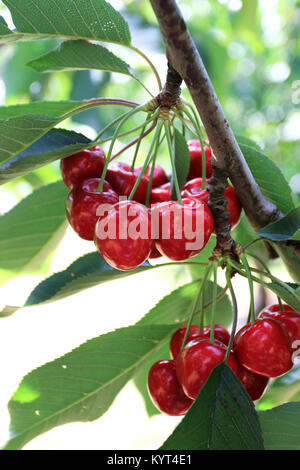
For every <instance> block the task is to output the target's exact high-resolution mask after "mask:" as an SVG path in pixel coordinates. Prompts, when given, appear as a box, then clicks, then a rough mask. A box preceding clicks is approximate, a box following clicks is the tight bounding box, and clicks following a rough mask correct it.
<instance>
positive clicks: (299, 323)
mask: <svg viewBox="0 0 300 470" xmlns="http://www.w3.org/2000/svg"><path fill="white" fill-rule="evenodd" d="M282 309H283V310H281V309H280V306H279V304H273V305H269V306H267V307H265V308H264V309H263V310H262V311H261V312H260V314H259V318H274V319H275V320H277V321H278V322H279V323H280V324H281V325H282V326H283V327H284V328H285V329H286V330H287V332H288V334H289V336H290V338H291V341H292V343H293V342H294V341H297V340H298V341H299V340H300V315H299V313H297V312H296V310H294V309H293V308H292V307H290V306H289V305H287V304H283V305H282ZM292 346H293V345H292Z"/></svg>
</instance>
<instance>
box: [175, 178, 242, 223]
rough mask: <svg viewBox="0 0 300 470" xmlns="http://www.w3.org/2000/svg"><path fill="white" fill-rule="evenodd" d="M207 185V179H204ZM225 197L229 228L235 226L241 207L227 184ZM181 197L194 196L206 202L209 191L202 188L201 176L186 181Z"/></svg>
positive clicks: (232, 189)
mask: <svg viewBox="0 0 300 470" xmlns="http://www.w3.org/2000/svg"><path fill="white" fill-rule="evenodd" d="M206 185H207V181H206ZM224 196H225V199H226V200H227V206H226V208H227V210H228V212H229V215H230V217H229V224H230V225H231V228H232V229H233V228H235V227H236V226H237V224H238V222H239V220H240V218H241V213H242V207H241V204H240V201H239V198H238V196H237V194H236V191H235V189H234V188H233V187H232V186H230V185H228V186H227V188H226V189H225V192H224ZM181 197H194V198H197V199H200V200H201V201H204V202H206V203H207V202H208V200H209V193H208V192H207V190H206V189H202V178H194V179H193V180H191V181H188V182H187V183H186V184H185V185H184V186H183V187H182V190H181Z"/></svg>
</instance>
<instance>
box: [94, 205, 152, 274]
mask: <svg viewBox="0 0 300 470" xmlns="http://www.w3.org/2000/svg"><path fill="white" fill-rule="evenodd" d="M149 229H150V216H149V212H148V210H147V208H146V207H145V206H143V205H142V204H139V203H138V202H136V201H121V202H118V203H117V204H115V205H114V206H113V207H112V208H111V210H110V211H109V212H108V213H107V215H105V216H103V217H100V218H99V220H98V222H97V225H96V228H95V244H96V246H97V248H98V251H99V253H100V255H101V256H102V257H103V258H104V259H105V261H106V262H107V263H108V264H110V265H111V266H113V267H114V268H117V269H120V270H122V271H128V270H131V269H135V268H137V267H138V266H140V265H141V264H143V263H144V262H145V261H146V260H147V259H148V258H149V255H150V253H151V251H152V248H153V240H152V239H151V236H150V233H149Z"/></svg>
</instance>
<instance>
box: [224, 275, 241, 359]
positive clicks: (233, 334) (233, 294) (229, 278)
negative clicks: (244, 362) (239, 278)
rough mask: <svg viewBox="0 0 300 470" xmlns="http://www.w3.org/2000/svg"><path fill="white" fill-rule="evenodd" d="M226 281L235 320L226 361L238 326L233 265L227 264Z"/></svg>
mask: <svg viewBox="0 0 300 470" xmlns="http://www.w3.org/2000/svg"><path fill="white" fill-rule="evenodd" d="M226 281H227V285H228V288H229V291H230V296H231V301H232V305H233V322H232V328H231V334H230V339H229V343H228V346H227V351H226V355H225V361H227V359H228V357H229V354H230V352H231V348H232V345H233V340H234V337H235V332H236V327H237V321H238V307H237V301H236V297H235V293H234V289H233V286H232V282H231V267H230V266H227V268H226Z"/></svg>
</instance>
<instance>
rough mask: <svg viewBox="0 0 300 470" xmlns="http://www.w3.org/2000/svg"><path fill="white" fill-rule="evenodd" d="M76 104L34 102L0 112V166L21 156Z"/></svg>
mask: <svg viewBox="0 0 300 470" xmlns="http://www.w3.org/2000/svg"><path fill="white" fill-rule="evenodd" d="M80 105H82V103H80V102H79V103H78V102H61V103H55V102H36V103H30V104H24V105H16V106H8V107H5V106H3V107H1V108H0V136H1V146H0V165H3V164H4V163H6V162H7V161H8V160H10V159H11V158H13V157H14V156H15V155H17V154H19V153H20V152H23V151H24V150H25V149H27V148H28V147H30V146H31V145H32V144H33V143H34V142H36V141H37V140H38V139H40V138H41V137H42V136H43V135H45V134H46V133H47V132H48V131H49V130H50V129H52V127H54V126H56V125H57V124H58V123H59V122H61V121H63V120H64V119H65V118H66V114H65V113H68V112H69V111H72V110H74V109H75V108H78V106H80Z"/></svg>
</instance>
